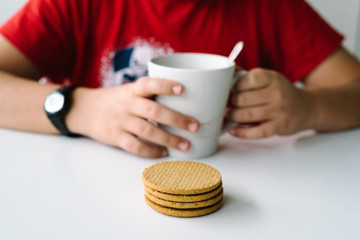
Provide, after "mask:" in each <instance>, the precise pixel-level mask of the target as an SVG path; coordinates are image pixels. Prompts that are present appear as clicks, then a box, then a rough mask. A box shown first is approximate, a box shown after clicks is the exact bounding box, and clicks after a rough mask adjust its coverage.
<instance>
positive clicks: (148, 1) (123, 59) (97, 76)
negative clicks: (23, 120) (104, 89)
mask: <svg viewBox="0 0 360 240" xmlns="http://www.w3.org/2000/svg"><path fill="white" fill-rule="evenodd" d="M0 33H1V34H3V35H4V36H5V37H6V38H7V39H8V40H9V41H10V42H12V43H13V44H14V45H15V46H16V47H17V48H18V49H19V50H20V51H21V52H23V53H24V54H25V55H26V56H27V57H28V58H29V59H30V60H31V61H32V62H33V63H34V64H35V65H36V66H37V67H38V68H39V69H40V70H41V71H42V72H43V74H44V75H46V76H48V77H49V78H50V79H52V80H53V81H55V82H63V81H64V79H68V80H70V81H71V83H72V84H79V85H84V86H89V87H101V86H114V85H118V84H122V83H125V82H129V81H134V80H136V79H137V78H138V77H140V76H143V75H145V74H146V62H147V60H148V59H149V58H151V57H153V56H157V55H162V54H166V53H172V52H206V53H215V54H221V55H226V56H227V55H228V54H229V53H230V51H231V49H232V48H233V46H234V45H235V43H236V42H238V41H240V40H242V41H244V43H245V47H244V50H243V52H242V53H241V55H240V56H239V57H238V58H237V60H236V62H237V64H238V65H240V66H242V67H244V68H245V69H252V68H254V67H263V68H269V69H274V70H277V71H280V72H281V73H283V74H284V75H285V76H286V77H288V78H289V80H290V81H292V82H295V81H296V80H300V79H302V78H304V77H305V76H306V75H307V74H308V73H309V72H310V71H311V70H312V69H314V68H315V67H316V66H317V65H318V64H319V63H320V62H321V61H322V60H324V59H325V58H326V57H327V56H328V55H329V54H330V53H332V52H333V51H334V50H335V49H336V48H338V47H339V46H340V44H341V41H342V39H343V37H342V36H341V35H340V34H339V33H337V32H335V31H334V30H333V29H332V28H331V27H330V26H329V25H328V24H327V23H325V22H324V20H323V19H322V18H321V17H320V16H319V15H318V14H317V13H316V12H315V11H314V10H313V9H311V7H310V6H309V5H308V4H307V3H306V2H305V1H303V0H226V1H220V0H30V1H29V2H28V3H27V4H26V5H25V6H24V7H23V8H22V9H21V10H20V11H19V12H18V13H17V14H16V15H14V16H13V17H12V18H11V19H10V20H9V21H8V22H6V23H5V24H4V25H3V26H2V27H1V28H0Z"/></svg>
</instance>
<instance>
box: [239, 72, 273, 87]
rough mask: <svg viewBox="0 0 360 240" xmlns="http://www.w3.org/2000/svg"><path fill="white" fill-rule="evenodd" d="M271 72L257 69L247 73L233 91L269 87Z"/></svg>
mask: <svg viewBox="0 0 360 240" xmlns="http://www.w3.org/2000/svg"><path fill="white" fill-rule="evenodd" d="M271 79H272V78H271V72H270V71H268V70H265V69H261V68H257V69H254V70H251V71H249V72H248V73H247V74H246V75H245V76H244V77H243V78H241V79H240V80H239V81H238V83H237V84H236V86H235V91H238V92H241V91H247V90H254V89H259V88H264V87H266V86H269V85H270V83H271Z"/></svg>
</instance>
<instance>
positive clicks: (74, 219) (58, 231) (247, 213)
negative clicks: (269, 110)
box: [0, 129, 360, 240]
mask: <svg viewBox="0 0 360 240" xmlns="http://www.w3.org/2000/svg"><path fill="white" fill-rule="evenodd" d="M165 160H173V159H171V158H165V159H156V160H150V159H143V158H138V157H136V156H133V155H130V154H128V153H125V152H123V151H121V150H119V149H116V148H112V147H109V146H105V145H102V144H100V143H97V142H94V141H92V140H90V139H85V138H81V139H71V138H67V137H59V136H48V135H41V134H33V133H23V132H17V131H11V130H4V129H0V239H1V240H14V239H26V240H30V239H34V240H35V239H36V240H41V239H47V240H57V239H61V240H69V239H84V240H85V239H86V240H91V239H106V240H107V239H146V240H151V239H217V240H220V239H244V240H247V239H251V240H257V239H259V240H260V239H261V240H272V239H274V240H275V239H276V240H283V239H284V240H285V239H286V240H297V239H306V240H309V239H314V240H315V239H316V240H322V239H324V240H325V239H326V240H328V239H336V240H340V239H341V240H345V239H346V240H347V239H354V240H355V239H356V240H358V239H360V129H356V130H351V131H346V132H338V133H330V134H320V135H315V134H313V133H311V132H302V133H300V134H297V135H294V136H290V137H283V138H280V137H273V138H270V139H265V140H256V141H254V140H253V141H244V140H239V139H234V138H232V137H230V136H224V137H222V138H221V141H220V147H219V152H218V153H217V154H216V155H214V156H212V157H209V158H205V159H201V160H197V161H199V162H204V163H206V164H209V165H211V166H213V167H215V168H216V169H218V170H219V171H220V172H221V174H222V177H223V184H224V194H225V199H224V205H223V207H222V208H221V209H220V210H219V211H217V212H215V213H213V214H210V215H207V216H203V217H197V218H176V217H170V216H166V215H163V214H160V213H158V212H156V211H154V210H153V209H151V208H150V207H149V206H148V205H147V204H146V203H145V201H144V189H143V183H142V179H141V174H142V171H143V170H144V169H145V167H148V166H150V165H152V164H154V163H156V162H159V161H165Z"/></svg>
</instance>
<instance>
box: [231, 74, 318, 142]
mask: <svg viewBox="0 0 360 240" xmlns="http://www.w3.org/2000/svg"><path fill="white" fill-rule="evenodd" d="M232 104H233V107H232V109H230V111H229V113H228V118H229V120H230V121H232V122H235V123H238V124H239V126H237V127H233V128H231V129H229V132H230V134H232V135H233V136H237V137H240V138H251V139H254V138H265V137H270V136H272V135H289V134H293V133H296V132H298V131H300V130H304V129H307V128H308V126H309V122H310V121H311V118H310V117H311V104H310V102H309V97H308V96H307V93H306V92H305V91H303V90H301V89H298V88H296V87H295V86H294V85H293V84H292V83H291V82H289V81H288V80H287V79H286V78H285V77H284V76H282V75H281V74H280V73H278V72H275V71H270V70H264V69H254V70H252V71H249V72H248V74H247V75H246V76H244V77H243V78H242V79H240V81H239V82H238V83H237V85H236V86H235V95H234V97H233V99H232ZM241 125H243V126H241Z"/></svg>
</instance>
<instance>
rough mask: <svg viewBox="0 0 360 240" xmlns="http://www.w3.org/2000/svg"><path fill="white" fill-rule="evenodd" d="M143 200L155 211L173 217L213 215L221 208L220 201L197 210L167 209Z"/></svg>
mask: <svg viewBox="0 0 360 240" xmlns="http://www.w3.org/2000/svg"><path fill="white" fill-rule="evenodd" d="M145 200H146V202H147V204H148V205H149V206H150V207H151V208H152V209H154V210H155V211H157V212H160V213H162V214H165V215H169V216H174V217H200V216H203V215H207V214H210V213H213V212H215V211H216V210H218V209H219V208H220V207H221V206H222V199H221V200H220V201H219V202H217V203H215V204H214V205H211V206H209V207H205V208H197V209H176V208H169V207H164V206H161V205H159V204H156V203H154V202H153V201H151V200H149V199H148V198H147V197H145Z"/></svg>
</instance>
